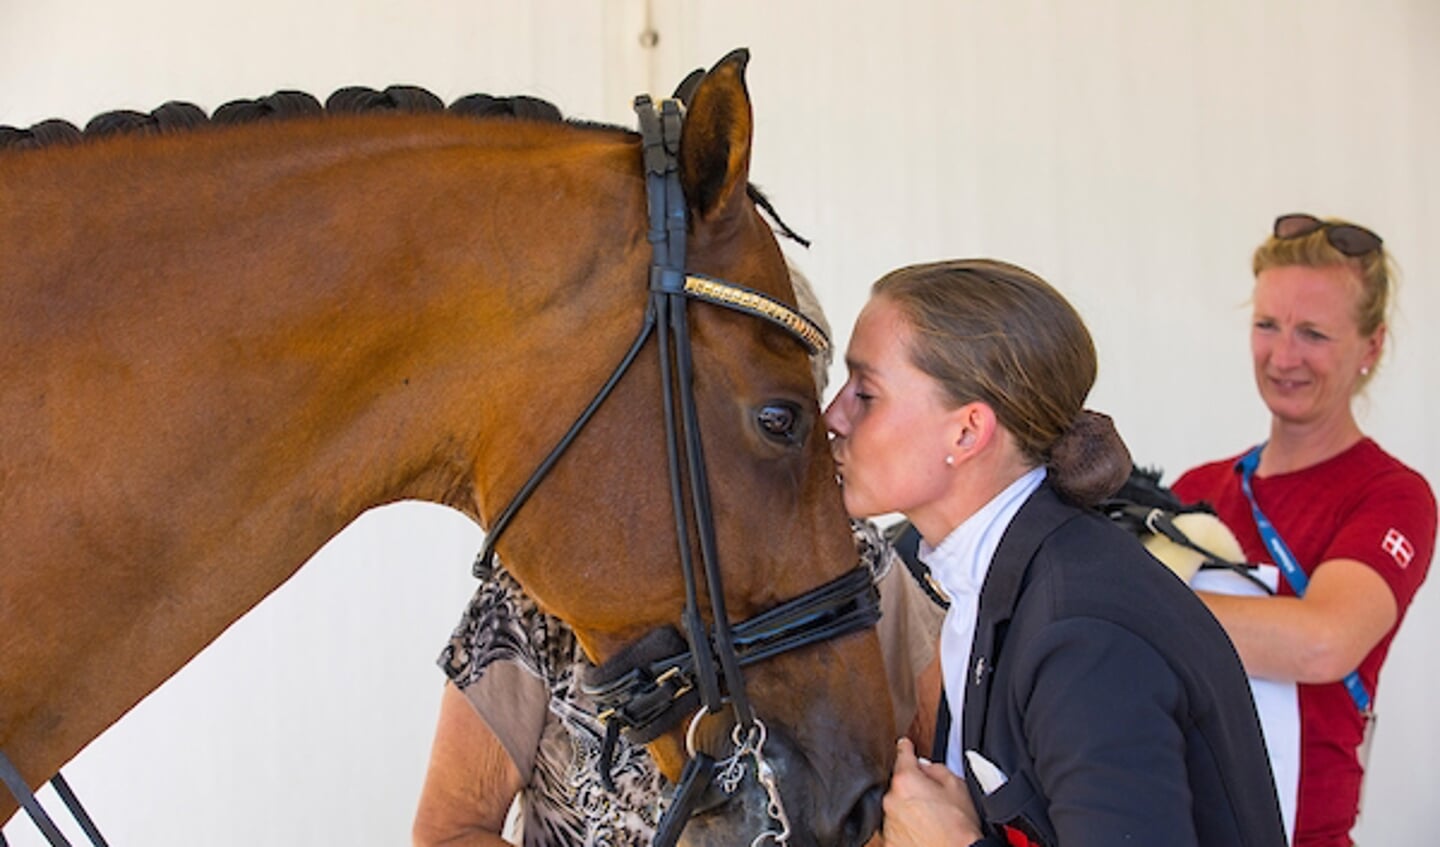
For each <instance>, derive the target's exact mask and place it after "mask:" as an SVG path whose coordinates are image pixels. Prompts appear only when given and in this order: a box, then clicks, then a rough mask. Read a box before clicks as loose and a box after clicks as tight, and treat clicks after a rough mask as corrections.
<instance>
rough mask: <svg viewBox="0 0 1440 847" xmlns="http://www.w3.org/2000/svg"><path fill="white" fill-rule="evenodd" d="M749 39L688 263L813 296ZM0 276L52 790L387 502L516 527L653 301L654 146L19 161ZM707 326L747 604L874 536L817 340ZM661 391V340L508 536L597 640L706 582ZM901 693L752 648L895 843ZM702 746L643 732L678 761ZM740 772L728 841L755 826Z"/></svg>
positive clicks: (14, 637) (538, 137)
mask: <svg viewBox="0 0 1440 847" xmlns="http://www.w3.org/2000/svg"><path fill="white" fill-rule="evenodd" d="M746 59H747V55H746V54H745V53H744V51H737V52H736V53H734V54H732V55H731V56H728V57H726V59H724V60H722V61H721V62H720V63H718V64H717V65H716V66H715V68H713V69H712V70H711V71H710V72H709V73H708V74H706V75H705V76H704V78H703V80H701V82H700V83H699V85H698V87H697V88H696V89H695V90H694V93H693V95H692V96H691V98H690V108H689V110H688V113H687V115H686V118H685V123H684V129H683V136H682V137H681V140H680V149H679V174H680V183H681V185H682V187H683V193H684V195H685V198H686V205H687V206H688V219H689V232H688V236H689V259H688V264H689V267H690V268H691V269H693V270H694V271H695V272H697V273H703V274H706V275H708V276H712V277H717V278H722V279H726V280H732V281H735V282H738V283H741V284H743V285H745V286H747V287H748V288H751V289H754V290H756V291H759V292H761V293H763V294H767V295H769V296H771V297H773V298H776V299H778V300H782V301H785V302H787V303H791V304H793V303H794V297H793V292H792V290H791V288H790V283H789V279H788V275H787V271H786V266H785V263H784V260H783V258H782V255H781V252H780V250H779V247H778V245H777V244H776V242H775V239H774V236H773V234H772V233H771V230H770V228H769V226H768V224H767V223H766V222H765V220H764V218H763V217H762V216H761V214H760V213H759V210H757V208H756V206H755V202H754V199H753V197H752V194H751V192H750V191H749V190H748V168H749V159H750V139H751V110H750V102H749V96H748V93H747V91H746V89H745V85H744V67H745V63H746ZM0 266H3V268H4V271H3V274H0V354H3V355H0V358H3V361H4V363H5V368H4V373H3V377H0V533H3V535H0V538H3V541H0V751H4V752H5V753H6V754H8V756H9V757H10V758H11V759H12V760H13V761H14V762H15V763H16V765H17V766H18V768H19V770H20V771H21V772H22V773H23V774H24V775H25V777H26V779H27V781H29V782H30V783H31V784H32V785H36V784H39V783H40V782H43V781H44V780H45V779H46V778H48V777H49V776H50V775H51V774H53V773H54V772H55V771H56V770H57V769H58V768H59V767H60V766H61V765H62V764H63V763H64V762H65V761H67V760H68V759H69V758H70V757H72V756H73V755H75V753H76V752H77V751H79V750H80V749H81V748H82V747H83V746H84V745H86V744H87V743H88V742H89V741H90V740H91V739H93V738H95V737H96V736H97V735H98V734H99V733H100V732H102V731H103V730H104V729H105V728H106V727H108V726H109V725H110V724H111V723H113V722H114V721H115V720H117V719H118V718H119V717H120V716H121V715H123V714H124V713H125V712H126V711H127V710H128V709H130V708H131V707H132V706H134V705H135V704H136V703H137V702H138V701H139V700H140V699H141V698H143V697H144V696H145V695H146V694H147V693H149V692H150V691H152V690H153V689H155V688H156V687H157V686H158V685H159V684H160V683H161V682H162V681H164V680H165V679H166V678H167V677H169V676H170V675H171V674H173V673H175V672H176V670H177V669H179V668H180V667H181V666H182V665H184V664H185V663H186V662H187V661H189V660H190V659H191V658H192V657H193V656H195V654H196V653H197V652H199V651H200V650H201V649H202V648H203V647H204V646H205V645H206V644H208V643H209V642H210V641H211V640H212V639H214V638H215V637H216V636H217V635H218V634H219V633H220V632H221V631H222V630H224V629H225V628H226V627H227V626H228V625H230V624H231V623H232V622H234V621H235V620H236V619H237V618H239V617H240V616H241V615H243V614H245V612H246V611H247V610H249V609H250V608H251V607H253V606H254V605H255V604H256V603H257V602H259V601H260V600H261V599H262V598H263V597H265V596H266V595H267V594H268V593H270V592H271V591H273V590H274V589H275V588H276V587H277V586H279V585H280V584H281V583H282V582H284V581H285V580H286V578H288V577H289V576H291V575H292V574H293V573H294V572H295V571H296V570H297V569H298V568H299V567H300V566H301V565H302V564H304V563H305V561H306V560H307V559H308V558H309V557H310V556H311V554H313V553H314V552H315V551H316V550H317V549H318V548H319V547H320V546H321V545H322V544H324V543H325V541H326V540H327V539H329V538H330V537H331V536H333V535H335V534H336V533H337V532H338V531H339V530H341V529H342V528H343V527H345V526H346V525H347V524H349V523H350V522H351V521H353V520H354V519H355V518H356V517H357V516H359V515H360V514H361V513H363V512H365V511H366V510H368V509H371V508H373V507H375V506H378V505H382V504H385V503H390V502H394V501H398V500H403V499H419V500H428V501H433V502H438V503H443V504H446V505H448V506H451V507H453V508H455V509H458V510H459V511H461V512H463V513H465V514H466V515H468V516H470V517H471V518H473V519H474V520H476V521H477V522H478V523H480V524H481V525H482V526H485V525H488V522H489V521H493V520H494V519H495V517H496V515H497V513H498V512H499V511H500V510H501V509H502V508H504V507H505V506H506V504H507V502H508V501H509V500H510V498H511V497H512V495H513V494H514V493H515V491H516V490H517V489H518V488H519V487H520V486H521V485H522V484H523V483H524V482H525V481H526V479H527V478H528V477H529V475H530V473H531V471H532V470H533V469H534V468H535V466H536V465H537V464H538V463H539V462H540V461H541V459H542V458H543V457H544V456H545V455H546V453H547V451H548V450H549V448H550V447H551V446H552V445H553V444H554V443H555V442H556V441H557V439H559V438H560V436H561V434H562V433H563V432H564V431H565V429H566V427H567V426H568V425H569V424H570V422H571V421H572V419H573V418H574V417H575V415H576V414H577V413H578V412H579V411H580V409H581V408H582V407H583V406H584V405H585V403H586V402H587V401H588V399H589V398H590V397H591V396H592V395H593V394H594V392H595V390H596V389H597V387H598V386H599V385H600V384H601V383H602V382H603V381H604V380H605V379H606V378H607V376H608V375H609V374H610V372H611V370H612V368H613V367H614V364H615V362H616V361H618V360H619V359H620V357H621V356H622V354H623V353H624V352H625V351H626V349H627V347H628V346H629V345H630V344H631V343H632V341H633V340H634V338H635V334H636V331H637V328H638V327H639V325H640V323H641V320H642V316H643V312H644V309H645V303H646V295H647V285H648V281H649V276H650V266H651V247H650V244H649V243H648V241H647V207H646V191H645V186H644V182H643V179H642V170H641V150H640V144H639V141H638V138H637V136H636V135H635V134H634V133H631V132H627V131H622V130H617V129H613V128H604V127H595V126H588V125H573V124H563V123H541V122H532V121H524V120H515V121H475V120H468V119H464V118H459V117H455V116H453V115H448V114H443V113H442V114H433V115H415V114H406V115H399V114H391V115H367V116H348V117H337V116H323V117H316V118H309V119H300V120H294V121H287V122H276V123H262V124H252V125H246V126H238V127H226V128H209V129H204V130H199V131H194V132H189V133H181V134H173V135H165V136H160V137H137V136H117V137H111V138H105V139H102V140H99V141H95V142H93V143H86V144H83V145H78V146H70V147H63V148H54V147H52V148H45V149H37V150H22V151H10V152H6V153H3V154H0ZM689 320H690V326H689V329H690V333H691V335H692V338H693V344H694V371H695V376H694V390H695V403H696V408H697V413H698V417H699V419H700V421H701V422H702V423H703V447H704V453H705V455H706V456H708V457H709V459H710V472H709V479H710V496H711V499H712V501H713V507H714V512H715V514H716V515H717V520H716V544H717V547H718V549H719V551H720V554H721V560H722V562H723V566H724V567H723V576H724V586H725V592H724V594H725V597H724V600H725V602H726V603H727V604H728V609H729V614H730V617H732V618H734V619H736V620H738V619H742V618H746V617H749V616H752V615H754V614H756V613H759V612H762V611H764V610H766V609H768V608H770V607H773V606H775V605H776V604H777V603H780V602H782V601H784V600H787V599H789V598H792V597H795V596H797V595H801V594H804V593H805V592H807V591H809V590H811V589H813V588H815V587H816V586H817V585H820V584H822V583H824V582H827V581H829V580H831V579H833V578H835V577H837V576H839V575H841V574H843V573H844V572H846V571H847V570H848V569H850V568H853V567H854V565H855V560H856V556H855V550H854V547H853V545H852V542H851V537H850V533H849V530H848V527H847V522H846V519H845V515H844V511H843V506H842V504H841V501H840V497H839V493H838V490H837V488H836V485H835V480H834V469H833V466H832V464H831V460H830V456H829V452H828V449H827V445H826V439H825V432H824V427H823V425H822V424H821V422H820V421H819V419H818V414H819V409H818V404H817V398H816V394H815V389H814V386H813V383H812V380H811V372H810V369H809V367H808V364H807V357H806V352H805V350H804V349H803V348H802V346H801V345H800V344H798V343H796V340H795V339H794V338H793V337H792V336H791V335H789V334H787V333H786V332H784V331H783V330H781V329H780V328H778V327H776V326H775V325H773V324H771V323H768V322H765V321H761V320H757V319H755V318H754V317H753V316H750V315H746V314H742V313H738V312H735V311H731V310H727V309H724V308H719V307H715V306H710V305H694V306H692V307H691V308H690V309H689ZM654 344H655V341H654V340H653V339H652V340H651V341H650V342H649V345H650V346H651V347H653V346H654ZM661 396H662V395H661V386H660V368H659V366H658V364H656V362H655V361H654V359H653V357H647V356H642V357H641V358H640V359H638V360H637V361H636V363H635V365H634V367H633V368H631V369H630V371H629V372H628V373H627V374H626V375H625V377H624V378H623V379H622V380H621V381H620V382H619V384H618V385H617V386H616V388H615V390H614V393H613V394H612V395H611V396H610V397H609V399H608V400H607V401H606V402H605V403H604V405H603V406H602V407H601V408H600V410H599V412H598V414H596V416H595V417H594V419H593V420H592V421H591V422H590V423H589V425H588V426H587V427H586V428H585V429H584V430H583V431H581V433H580V434H579V436H578V438H577V439H576V440H575V442H574V443H573V445H571V446H570V448H569V449H568V450H567V451H566V452H565V453H564V454H563V456H562V457H561V459H560V461H559V463H558V465H556V467H555V468H554V471H553V472H552V473H551V474H550V475H549V477H548V478H547V479H546V480H545V482H544V484H543V485H541V486H540V487H539V489H538V490H537V491H536V493H535V496H534V497H533V499H532V500H530V501H529V503H528V504H527V505H526V506H525V508H524V510H523V511H521V512H520V513H519V514H518V516H517V518H516V520H515V522H514V523H513V525H512V526H511V527H510V528H509V529H508V531H507V532H506V533H505V535H504V536H503V540H502V541H501V542H500V552H501V554H502V555H503V557H504V559H505V560H506V562H507V564H508V565H509V567H510V568H511V569H512V571H513V572H514V573H515V574H516V576H517V577H518V578H519V579H520V580H521V581H522V583H523V584H524V585H525V587H526V588H527V590H529V591H530V592H531V593H532V594H533V595H534V596H535V597H536V598H538V599H539V600H540V601H541V602H542V603H543V605H544V606H545V607H546V608H547V609H548V610H551V611H553V612H554V613H555V614H556V615H557V616H559V617H561V618H563V619H564V620H566V621H567V622H569V623H570V624H571V625H572V626H573V627H574V629H575V630H576V632H577V633H578V634H579V637H580V639H581V642H582V644H583V645H584V646H585V648H586V650H587V651H588V652H589V653H590V655H591V656H592V657H594V658H595V659H596V660H597V661H603V660H606V659H607V658H609V657H611V656H613V655H614V654H615V653H616V652H617V651H618V650H619V649H620V648H621V647H623V646H625V645H627V644H629V643H630V642H632V641H634V640H635V639H636V638H637V637H638V636H640V635H641V634H643V633H646V632H649V631H651V630H654V629H655V628H657V627H663V626H669V625H674V624H676V622H677V619H678V618H679V611H680V609H681V607H682V604H683V602H684V586H683V582H682V577H681V573H680V568H679V567H678V566H677V563H676V561H677V560H676V546H677V535H678V533H677V530H676V526H675V520H674V518H673V517H672V515H671V499H670V489H669V485H668V483H667V478H668V477H667V462H666V456H665V449H664V444H665V438H664V433H663V431H662V429H663V427H662V422H663V410H662V408H661V406H662V402H661V399H660V398H661ZM777 408H778V409H780V410H782V411H783V412H786V414H781V415H780V416H779V417H778V418H777V417H776V415H775V411H776V410H777ZM777 421H779V422H780V423H779V424H777ZM777 426H779V427H781V428H782V429H783V431H778V432H777ZM693 543H694V542H693V540H692V544H693ZM702 585H703V583H702ZM702 608H704V607H703V606H702ZM117 668H123V669H124V672H123V673H117V672H116V669H117ZM883 680H884V674H883V671H882V668H881V664H880V656H879V651H878V648H877V644H876V641H875V638H874V636H873V634H871V633H869V632H863V633H858V634H853V635H848V636H845V637H842V638H838V639H834V640H830V641H826V642H824V643H822V644H818V645H814V646H810V647H806V648H804V649H802V650H798V651H795V652H790V653H787V654H785V655H783V656H780V657H778V658H773V659H770V660H768V661H765V662H763V663H761V664H756V665H754V666H752V667H749V668H747V669H746V672H745V687H746V690H747V691H748V695H749V699H750V701H751V702H752V704H753V708H754V711H755V713H756V714H757V715H759V716H762V717H763V719H764V721H765V722H766V724H767V725H768V727H769V735H770V742H769V745H770V746H769V753H770V757H771V761H773V762H774V764H775V771H776V772H777V773H778V775H779V777H780V791H781V794H782V796H783V798H784V803H785V805H786V807H787V809H788V811H789V817H790V819H791V823H792V824H793V825H794V829H795V834H794V837H793V841H794V842H795V843H801V844H810V843H815V844H855V843H860V842H863V841H864V840H865V838H866V837H867V836H868V834H869V833H870V832H871V831H872V830H873V829H874V826H875V823H876V816H877V814H878V795H879V791H880V786H882V785H883V782H884V780H885V779H886V777H887V774H888V768H889V762H890V756H891V747H892V743H891V742H892V740H893V727H892V726H890V725H889V719H888V718H881V719H880V720H876V718H875V711H876V710H874V709H872V708H870V707H871V705H872V704H874V703H882V702H887V701H886V699H885V698H886V694H885V691H884V690H883V685H884V682H883ZM880 711H881V712H884V713H886V714H888V710H880ZM683 741H684V739H683V736H682V733H681V732H679V731H678V730H677V731H673V732H670V733H668V734H666V735H664V736H662V737H660V738H659V739H658V740H657V741H655V742H654V743H653V744H652V745H651V748H652V751H653V752H654V754H655V755H656V757H657V759H658V761H659V762H660V763H661V765H662V768H663V770H664V771H665V773H666V774H667V775H668V776H670V777H671V778H672V779H675V778H677V777H678V776H679V774H680V771H681V769H682V765H683V764H684V760H685V751H684V746H683ZM747 790H748V791H749V794H750V795H751V796H749V798H748V799H744V800H743V802H730V803H728V804H725V805H722V806H720V807H717V808H715V809H712V810H711V811H709V812H708V813H707V814H706V816H705V826H704V832H705V833H707V835H706V837H707V838H709V837H713V838H714V839H715V843H739V842H741V840H742V839H743V841H744V842H747V843H748V841H749V840H750V838H751V837H752V836H753V834H754V833H753V832H752V828H753V826H754V825H755V822H754V821H753V820H746V817H745V813H744V811H743V810H744V808H747V807H753V806H754V805H755V801H754V797H761V798H762V799H763V795H761V794H759V789H756V788H752V789H747ZM14 808H15V807H14V803H13V802H11V801H10V799H9V797H8V796H7V797H3V798H0V820H4V819H7V818H9V817H10V815H11V814H13V812H14Z"/></svg>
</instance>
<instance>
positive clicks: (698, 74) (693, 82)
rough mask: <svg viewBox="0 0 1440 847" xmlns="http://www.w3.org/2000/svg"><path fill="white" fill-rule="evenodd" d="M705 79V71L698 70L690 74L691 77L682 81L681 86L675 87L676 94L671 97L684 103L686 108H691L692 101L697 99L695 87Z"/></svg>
mask: <svg viewBox="0 0 1440 847" xmlns="http://www.w3.org/2000/svg"><path fill="white" fill-rule="evenodd" d="M704 78H705V69H704V68H696V69H695V70H693V71H691V72H690V74H689V76H687V77H685V78H684V79H682V80H680V84H679V85H677V86H675V93H674V94H672V95H670V96H671V97H673V98H675V99H676V100H679V101H680V102H681V103H684V104H685V108H687V109H688V108H690V101H691V100H694V99H695V87H696V86H697V85H699V84H700V80H702V79H704Z"/></svg>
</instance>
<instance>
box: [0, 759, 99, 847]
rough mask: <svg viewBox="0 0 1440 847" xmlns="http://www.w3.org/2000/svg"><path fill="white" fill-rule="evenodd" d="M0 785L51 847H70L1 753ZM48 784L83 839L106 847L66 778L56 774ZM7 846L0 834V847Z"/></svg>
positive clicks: (13, 767) (11, 764)
mask: <svg viewBox="0 0 1440 847" xmlns="http://www.w3.org/2000/svg"><path fill="white" fill-rule="evenodd" d="M0 782H4V783H5V787H6V788H9V789H10V794H11V796H13V797H14V798H15V801H16V802H17V803H19V804H20V806H21V807H22V808H24V809H25V812H26V814H28V815H30V820H32V821H34V822H35V828H36V829H38V830H40V833H41V834H42V835H44V836H45V840H46V841H48V842H49V843H50V845H51V847H70V840H69V839H67V838H66V837H65V836H64V834H62V833H61V832H60V828H59V827H57V826H56V825H55V821H54V820H52V819H51V817H50V815H48V814H46V812H45V807H44V806H41V805H40V800H39V798H37V797H36V796H35V792H33V791H31V790H30V785H29V784H28V783H26V782H25V778H24V777H22V776H21V775H20V771H19V770H17V769H16V767H15V764H14V763H13V762H11V761H10V757H9V756H7V755H5V754H4V753H3V752H0ZM50 785H51V787H53V788H54V789H55V794H56V795H57V796H59V798H60V801H61V802H63V803H64V804H65V808H67V809H69V810H70V814H71V816H72V817H74V818H75V821H76V823H78V824H80V829H81V831H83V832H84V833H85V837H87V838H89V839H90V843H91V844H92V845H94V847H108V842H106V841H105V837H104V836H103V835H101V834H100V830H99V829H98V828H97V827H96V826H95V822H94V821H92V820H91V819H90V815H89V814H87V813H86V811H85V807H84V806H83V805H82V804H81V803H80V798H79V797H76V796H75V792H74V791H71V790H70V783H69V782H66V780H65V777H64V776H61V775H60V774H59V773H57V774H55V775H54V776H53V777H51V778H50ZM8 843H9V842H7V841H6V840H5V834H4V833H3V832H0V847H6V845H7V844H8Z"/></svg>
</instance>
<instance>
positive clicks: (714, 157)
mask: <svg viewBox="0 0 1440 847" xmlns="http://www.w3.org/2000/svg"><path fill="white" fill-rule="evenodd" d="M749 61H750V51H749V50H746V49H744V48H741V49H739V50H736V51H734V52H732V53H731V54H730V55H728V56H726V57H725V58H723V59H721V60H720V61H719V62H717V63H716V64H715V67H713V68H711V69H710V72H709V73H708V74H706V75H705V77H704V78H703V79H701V80H700V81H699V83H698V84H696V85H694V86H693V89H694V90H693V91H692V92H691V94H690V100H689V102H688V103H687V104H686V105H687V108H686V112H685V124H684V128H683V130H682V131H681V134H680V184H681V187H683V188H684V190H685V198H686V200H688V201H689V204H690V212H691V215H692V217H693V218H694V219H696V220H698V221H705V220H710V219H712V218H714V217H716V216H717V215H720V214H723V213H725V212H726V211H727V210H733V209H738V208H739V207H740V202H741V201H742V200H743V199H744V198H745V192H746V190H747V186H748V185H749V180H750V129H751V124H752V117H751V113H750V95H749V93H748V92H747V91H746V90H745V65H746V63H748V62H749ZM687 82H688V80H687ZM685 87H686V86H685V83H682V84H681V88H682V89H683V88H685Z"/></svg>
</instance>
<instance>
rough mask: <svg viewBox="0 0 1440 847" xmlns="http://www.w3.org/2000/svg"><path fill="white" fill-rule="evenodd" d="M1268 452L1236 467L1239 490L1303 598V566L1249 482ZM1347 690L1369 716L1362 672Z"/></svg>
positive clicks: (1349, 677) (1349, 679) (1350, 677)
mask: <svg viewBox="0 0 1440 847" xmlns="http://www.w3.org/2000/svg"><path fill="white" fill-rule="evenodd" d="M1264 448H1265V445H1264V444H1263V443H1261V444H1257V445H1255V446H1254V447H1251V448H1250V452H1248V453H1246V454H1245V455H1244V456H1242V457H1241V458H1240V461H1239V462H1237V463H1236V465H1235V468H1236V469H1237V470H1239V471H1240V490H1241V491H1243V492H1245V499H1246V500H1249V501H1250V514H1252V515H1254V516H1255V526H1256V528H1257V529H1259V530H1260V540H1261V541H1263V542H1265V549H1266V550H1269V551H1270V556H1271V558H1273V559H1274V560H1275V564H1276V565H1278V566H1279V568H1280V572H1281V573H1282V574H1284V575H1285V581H1286V582H1288V583H1290V587H1291V588H1292V589H1293V590H1294V591H1295V596H1296V597H1304V596H1305V589H1306V588H1308V587H1309V585H1310V578H1309V577H1307V576H1306V575H1305V572H1304V571H1303V570H1301V569H1300V563H1299V562H1297V561H1295V554H1294V553H1291V552H1290V546H1289V545H1287V544H1286V543H1285V539H1283V538H1281V537H1280V533H1279V532H1277V531H1276V530H1275V525H1274V524H1272V523H1270V519H1269V518H1267V517H1265V513H1264V512H1262V511H1260V504H1259V503H1257V502H1256V501H1255V492H1254V491H1252V490H1251V488H1250V479H1251V477H1253V476H1255V469H1256V468H1257V467H1259V466H1260V451H1261V450H1263V449H1264ZM1343 681H1344V683H1345V690H1346V691H1349V692H1350V699H1351V700H1354V701H1355V708H1357V709H1359V710H1360V713H1361V714H1362V715H1363V714H1369V712H1370V692H1369V691H1367V690H1366V689H1365V683H1364V682H1362V681H1361V680H1360V672H1359V671H1358V670H1353V671H1351V672H1350V673H1348V674H1346V675H1345V679H1344V680H1343Z"/></svg>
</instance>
